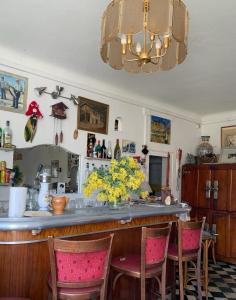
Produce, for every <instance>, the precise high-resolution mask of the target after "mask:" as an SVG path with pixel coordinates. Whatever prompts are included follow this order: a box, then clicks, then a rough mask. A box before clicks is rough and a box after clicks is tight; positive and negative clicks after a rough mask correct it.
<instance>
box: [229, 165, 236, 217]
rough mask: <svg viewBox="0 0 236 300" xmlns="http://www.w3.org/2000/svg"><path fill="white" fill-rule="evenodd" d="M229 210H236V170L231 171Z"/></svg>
mask: <svg viewBox="0 0 236 300" xmlns="http://www.w3.org/2000/svg"><path fill="white" fill-rule="evenodd" d="M229 211H232V212H236V170H235V169H232V170H231V171H230V192H229Z"/></svg>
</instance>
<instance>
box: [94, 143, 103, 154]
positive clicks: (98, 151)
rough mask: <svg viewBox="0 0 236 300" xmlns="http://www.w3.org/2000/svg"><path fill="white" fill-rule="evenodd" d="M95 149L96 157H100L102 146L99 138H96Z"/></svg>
mask: <svg viewBox="0 0 236 300" xmlns="http://www.w3.org/2000/svg"><path fill="white" fill-rule="evenodd" d="M95 151H96V153H97V157H98V158H101V157H102V147H101V144H100V141H99V140H98V143H97V146H96V148H95Z"/></svg>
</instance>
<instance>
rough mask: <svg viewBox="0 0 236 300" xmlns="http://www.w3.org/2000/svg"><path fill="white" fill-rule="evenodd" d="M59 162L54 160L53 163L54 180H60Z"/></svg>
mask: <svg viewBox="0 0 236 300" xmlns="http://www.w3.org/2000/svg"><path fill="white" fill-rule="evenodd" d="M59 170H60V168H59V160H52V161H51V174H52V175H51V176H52V178H58V173H59Z"/></svg>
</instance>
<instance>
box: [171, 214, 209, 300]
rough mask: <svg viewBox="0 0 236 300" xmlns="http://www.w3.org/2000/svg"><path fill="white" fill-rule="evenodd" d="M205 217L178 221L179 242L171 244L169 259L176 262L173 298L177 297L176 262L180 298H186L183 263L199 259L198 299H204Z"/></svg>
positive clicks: (197, 274) (197, 270)
mask: <svg viewBox="0 0 236 300" xmlns="http://www.w3.org/2000/svg"><path fill="white" fill-rule="evenodd" d="M205 219H206V218H205V217H204V218H203V219H202V220H200V221H188V222H185V221H181V220H179V221H178V243H177V244H170V246H169V249H168V259H169V260H172V261H173V262H174V270H173V275H174V280H173V289H172V299H175V283H176V263H178V266H179V291H180V300H184V275H183V263H184V262H190V261H191V262H194V261H197V264H196V265H194V266H195V272H196V278H197V289H198V299H200V300H201V299H202V290H201V244H202V233H203V228H204V223H205Z"/></svg>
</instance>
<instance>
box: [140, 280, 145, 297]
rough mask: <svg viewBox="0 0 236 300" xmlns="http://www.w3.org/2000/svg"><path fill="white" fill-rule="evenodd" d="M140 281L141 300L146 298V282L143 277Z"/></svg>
mask: <svg viewBox="0 0 236 300" xmlns="http://www.w3.org/2000/svg"><path fill="white" fill-rule="evenodd" d="M140 282H141V300H145V299H146V282H145V278H141V280H140Z"/></svg>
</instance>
